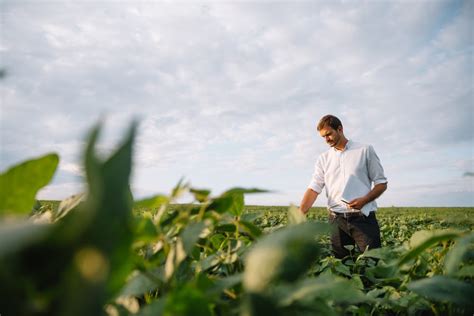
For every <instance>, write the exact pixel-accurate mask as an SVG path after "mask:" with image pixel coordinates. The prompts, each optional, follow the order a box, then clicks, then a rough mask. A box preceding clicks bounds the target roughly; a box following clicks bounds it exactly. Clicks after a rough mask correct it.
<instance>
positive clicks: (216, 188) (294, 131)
mask: <svg viewBox="0 0 474 316" xmlns="http://www.w3.org/2000/svg"><path fill="white" fill-rule="evenodd" d="M473 3H474V2H473V1H363V2H359V1H341V2H336V1H288V2H282V1H279V2H275V1H256V2H253V1H233V2H202V1H196V2H190V1H189V2H179V1H163V2H156V1H154V2H151V1H139V2H137V1H131V0H130V1H38V0H37V1H2V2H0V5H1V8H0V11H1V13H0V14H1V25H0V32H1V44H0V52H1V61H0V68H3V69H5V70H6V74H7V75H6V76H5V78H4V79H3V80H2V81H0V94H1V108H0V137H1V138H0V168H1V170H2V171H3V170H5V169H6V168H7V167H8V166H10V165H12V164H13V163H16V162H20V161H22V160H25V159H27V158H31V157H35V156H39V155H42V154H44V153H47V152H51V151H55V152H57V153H59V154H60V156H61V163H60V166H59V170H58V172H57V174H56V176H55V178H54V181H53V182H52V184H51V185H49V186H48V187H46V188H45V189H44V190H42V191H41V192H40V195H39V197H40V198H43V199H61V198H65V197H67V196H69V195H71V194H74V193H77V192H79V191H81V190H83V187H82V168H81V160H82V157H81V152H82V150H83V147H84V139H85V135H86V134H87V131H88V130H89V129H90V128H91V126H92V125H93V124H94V123H96V122H97V121H98V120H99V118H100V117H104V118H105V127H104V128H105V131H104V135H103V137H102V140H101V144H102V149H103V150H104V151H107V150H110V148H113V146H114V145H115V144H116V143H117V142H118V141H119V140H120V139H121V138H122V136H123V134H124V131H125V128H126V126H127V125H128V124H129V123H130V121H131V120H132V119H133V118H139V119H140V128H139V134H138V139H137V147H136V152H135V169H134V174H133V191H134V194H135V195H136V196H138V197H143V196H148V195H151V194H154V193H168V192H169V191H170V190H171V188H172V187H173V186H174V185H175V184H176V183H177V182H178V181H179V179H180V178H181V177H184V178H185V179H186V180H187V181H189V182H190V183H191V184H192V185H193V186H195V187H197V188H208V189H211V190H212V191H213V193H214V195H217V194H219V193H221V192H223V191H224V190H226V189H228V188H231V187H234V186H243V187H259V188H265V189H270V190H273V191H274V192H273V193H271V194H261V195H253V196H248V197H247V198H246V202H247V204H265V205H289V204H290V203H294V204H299V202H300V200H301V197H302V195H303V193H304V191H305V189H306V187H307V185H308V183H309V181H310V178H311V174H312V172H313V166H314V162H315V160H316V158H317V156H318V155H319V154H320V153H322V152H324V151H325V150H327V145H326V144H325V143H324V141H323V140H322V139H321V137H320V136H319V135H318V134H317V133H316V129H315V125H316V123H317V121H318V120H319V118H320V117H321V116H323V115H325V114H328V113H332V114H335V115H336V116H339V117H340V118H341V120H342V122H343V124H344V131H345V134H346V136H347V137H348V138H350V139H353V140H356V141H360V142H364V143H369V144H372V145H373V146H374V148H375V150H376V151H377V153H378V155H379V157H380V159H381V161H382V164H383V166H384V168H385V172H386V176H387V177H388V179H389V189H388V190H387V192H385V194H384V195H383V196H382V197H381V198H380V199H379V205H382V206H392V205H396V206H473V205H474V163H473V162H474V155H473V148H474V146H473V145H474V132H473V128H472V126H473V124H472V122H473V120H474V117H473V116H474V96H473V86H474V84H473V82H474V73H473V71H474V69H473V42H474V41H473V28H474V27H473V20H474V19H473V16H474V9H473ZM325 202H326V200H325V198H321V199H319V200H318V201H317V202H316V205H318V206H322V205H325Z"/></svg>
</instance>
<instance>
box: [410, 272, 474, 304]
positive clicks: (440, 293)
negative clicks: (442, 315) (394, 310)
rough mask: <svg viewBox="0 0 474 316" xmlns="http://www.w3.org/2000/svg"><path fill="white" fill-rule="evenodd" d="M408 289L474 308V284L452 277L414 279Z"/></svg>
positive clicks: (439, 276) (433, 298) (429, 296)
mask: <svg viewBox="0 0 474 316" xmlns="http://www.w3.org/2000/svg"><path fill="white" fill-rule="evenodd" d="M408 289H409V290H411V291H413V292H415V293H417V294H419V295H421V296H424V297H426V298H428V299H430V300H434V301H441V302H449V303H454V304H456V305H459V306H462V307H469V308H470V309H471V310H473V309H474V301H473V300H472V298H473V297H474V285H472V284H469V283H466V282H463V281H459V280H456V279H453V278H450V277H446V276H441V275H437V276H434V277H432V278H428V279H422V280H418V281H414V282H411V283H409V284H408Z"/></svg>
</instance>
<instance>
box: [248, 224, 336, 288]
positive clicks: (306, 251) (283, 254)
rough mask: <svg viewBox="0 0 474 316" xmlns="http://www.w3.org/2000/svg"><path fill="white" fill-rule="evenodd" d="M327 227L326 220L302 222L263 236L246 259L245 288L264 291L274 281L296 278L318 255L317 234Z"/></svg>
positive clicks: (325, 230) (326, 230) (325, 231)
mask: <svg viewBox="0 0 474 316" xmlns="http://www.w3.org/2000/svg"><path fill="white" fill-rule="evenodd" d="M328 230H329V226H328V225H326V224H323V223H303V224H299V225H294V226H291V227H286V228H284V229H281V230H279V231H277V232H275V233H272V234H270V235H267V236H265V237H263V238H262V239H260V240H259V241H258V242H257V243H256V244H255V246H254V247H253V249H252V250H251V251H250V252H249V253H248V255H247V257H246V258H245V273H244V287H245V288H246V289H247V291H250V292H262V291H264V290H265V289H267V288H268V287H269V286H270V284H271V283H273V282H275V281H278V280H283V281H293V280H296V279H297V278H298V277H299V276H301V275H302V274H304V273H305V272H306V270H307V269H308V268H309V267H310V265H311V263H312V262H313V261H314V260H315V259H316V258H317V256H318V254H319V248H320V247H319V245H318V243H317V242H316V237H317V236H318V235H321V234H324V233H327V232H328Z"/></svg>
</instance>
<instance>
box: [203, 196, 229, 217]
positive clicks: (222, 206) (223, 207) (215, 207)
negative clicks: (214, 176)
mask: <svg viewBox="0 0 474 316" xmlns="http://www.w3.org/2000/svg"><path fill="white" fill-rule="evenodd" d="M233 203H234V199H233V196H232V195H227V196H220V197H217V198H215V199H213V200H212V201H211V203H210V204H209V206H208V207H207V210H209V211H215V212H217V213H220V214H222V213H225V212H228V211H229V210H230V209H231V207H232V205H233Z"/></svg>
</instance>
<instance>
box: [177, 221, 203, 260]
mask: <svg viewBox="0 0 474 316" xmlns="http://www.w3.org/2000/svg"><path fill="white" fill-rule="evenodd" d="M204 228H206V224H205V223H204V222H198V223H191V224H189V225H188V226H186V228H185V229H184V230H183V231H182V232H181V238H182V239H183V249H184V252H185V253H186V255H189V254H190V253H191V250H192V249H193V248H194V246H195V244H196V242H197V241H198V239H199V235H200V234H201V233H202V231H203V230H204Z"/></svg>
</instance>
